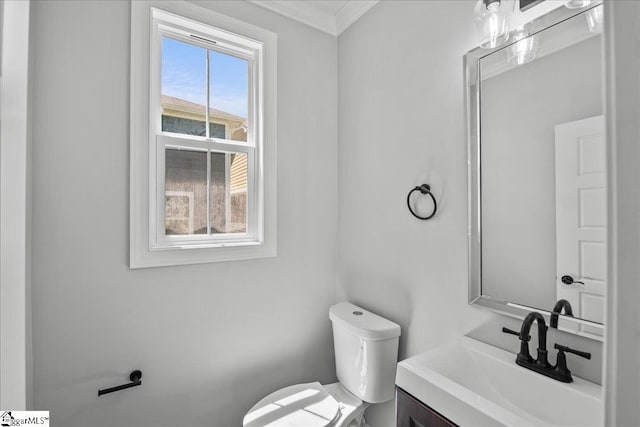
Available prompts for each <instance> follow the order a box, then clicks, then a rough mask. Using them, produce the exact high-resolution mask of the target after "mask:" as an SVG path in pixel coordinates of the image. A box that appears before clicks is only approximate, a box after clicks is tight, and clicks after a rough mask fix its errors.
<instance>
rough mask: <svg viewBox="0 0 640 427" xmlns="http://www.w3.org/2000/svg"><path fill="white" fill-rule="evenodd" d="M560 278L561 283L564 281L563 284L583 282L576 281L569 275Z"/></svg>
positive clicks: (580, 283) (582, 283)
mask: <svg viewBox="0 0 640 427" xmlns="http://www.w3.org/2000/svg"><path fill="white" fill-rule="evenodd" d="M560 280H562V283H564V284H565V285H574V284H577V285H584V282H578V281H577V280H573V277H571V276H562V278H561V279H560Z"/></svg>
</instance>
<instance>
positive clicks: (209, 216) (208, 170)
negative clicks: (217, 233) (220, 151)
mask: <svg viewBox="0 0 640 427" xmlns="http://www.w3.org/2000/svg"><path fill="white" fill-rule="evenodd" d="M210 198H211V150H209V151H207V234H209V235H211V200H210Z"/></svg>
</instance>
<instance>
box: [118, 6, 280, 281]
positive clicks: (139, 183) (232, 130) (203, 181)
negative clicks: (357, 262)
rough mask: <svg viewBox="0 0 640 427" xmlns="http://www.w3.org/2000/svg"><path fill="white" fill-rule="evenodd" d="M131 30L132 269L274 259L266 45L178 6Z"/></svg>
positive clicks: (147, 13) (140, 11)
mask: <svg viewBox="0 0 640 427" xmlns="http://www.w3.org/2000/svg"><path fill="white" fill-rule="evenodd" d="M131 23H132V24H131V25H132V29H131V33H132V46H131V141H130V144H131V178H130V179H131V224H130V233H131V253H130V265H131V268H139V267H154V266H162V265H177V264H193V263H201V262H213V261H226V260H237V259H249V258H259V257H267V256H275V250H276V230H275V227H276V221H275V206H276V205H275V188H276V183H275V176H276V175H275V152H276V151H275V143H276V139H275V108H276V102H275V101H276V100H275V91H276V87H275V85H276V79H275V73H276V66H275V61H276V52H275V50H276V36H275V35H274V34H273V33H271V32H268V31H266V30H263V29H261V28H257V27H254V26H252V25H249V24H246V23H244V22H241V21H238V20H235V19H232V18H229V17H227V16H224V15H220V14H217V13H214V12H212V11H210V10H208V9H204V8H201V7H199V6H196V5H193V4H189V3H186V2H173V1H135V2H132V20H131Z"/></svg>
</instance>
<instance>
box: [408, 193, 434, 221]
mask: <svg viewBox="0 0 640 427" xmlns="http://www.w3.org/2000/svg"><path fill="white" fill-rule="evenodd" d="M414 191H419V192H421V193H422V194H428V195H429V196H430V197H431V200H433V212H431V215H429V216H419V215H418V214H416V213H415V212H414V211H413V209H411V195H412V194H413V192H414ZM407 207H408V208H409V212H411V215H413V216H415V217H416V218H418V219H421V220H423V221H426V220H428V219H431V218H433V216H434V215H435V214H436V211H437V210H438V202H436V198H435V197H434V196H433V193H432V192H431V186H430V185H429V184H422V185H421V186H419V187H415V188H414V189H412V190H411V191H409V194H407Z"/></svg>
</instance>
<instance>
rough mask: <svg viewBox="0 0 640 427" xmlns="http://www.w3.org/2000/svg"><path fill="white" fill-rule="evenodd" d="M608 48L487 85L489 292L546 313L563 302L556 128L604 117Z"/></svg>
mask: <svg viewBox="0 0 640 427" xmlns="http://www.w3.org/2000/svg"><path fill="white" fill-rule="evenodd" d="M585 31H586V30H585ZM541 36H542V40H541V41H540V43H541V44H544V43H545V42H548V41H550V40H549V39H545V38H544V37H545V34H544V33H542V35H541ZM601 44H602V38H601V37H591V38H589V39H588V40H585V41H583V42H581V43H578V44H575V45H572V46H569V47H567V48H565V49H563V50H561V51H558V52H554V53H552V54H550V55H546V56H544V57H542V58H539V59H536V60H535V61H533V62H531V63H529V64H525V65H522V66H519V67H516V68H512V69H510V70H509V71H507V72H505V73H502V74H499V75H497V76H495V77H492V78H490V79H488V80H485V81H483V82H482V105H481V115H482V180H481V182H482V291H483V294H486V295H491V296H494V297H498V298H501V299H505V300H507V301H513V302H517V303H520V304H524V305H528V306H531V307H538V308H541V309H544V310H551V309H552V308H553V305H554V304H555V302H556V300H557V299H558V298H557V296H556V183H555V170H556V169H555V168H556V163H555V133H554V126H555V125H557V124H561V123H566V122H570V121H574V120H580V119H586V118H588V117H593V116H599V115H601V114H602V109H603V106H604V99H603V97H602V72H601V71H602V55H601V49H602V48H601Z"/></svg>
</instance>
